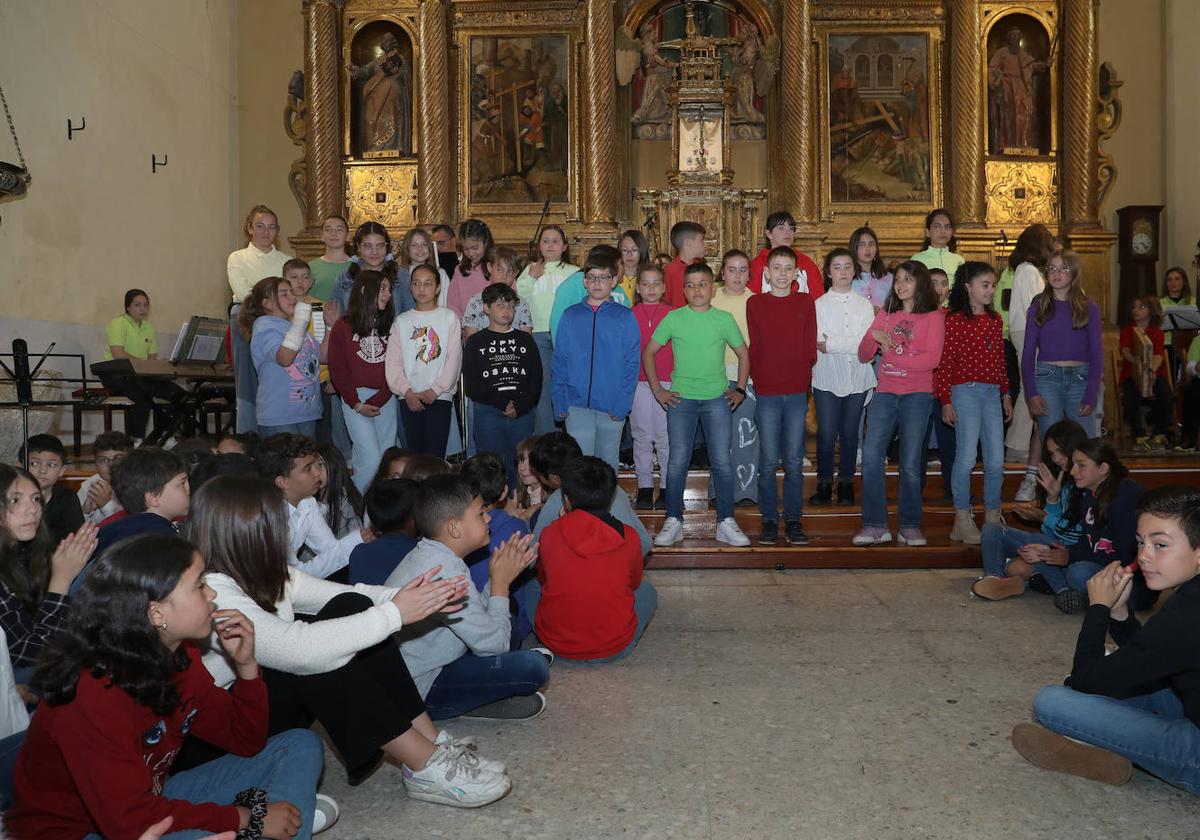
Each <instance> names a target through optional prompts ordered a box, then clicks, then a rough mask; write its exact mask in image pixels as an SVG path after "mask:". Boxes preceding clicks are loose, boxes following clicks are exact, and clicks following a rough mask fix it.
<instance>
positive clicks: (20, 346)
mask: <svg viewBox="0 0 1200 840" xmlns="http://www.w3.org/2000/svg"><path fill="white" fill-rule="evenodd" d="M54 345H55V342H53V341H52V342H50V346H49V347H47V348H46V352H44V353H42V358H40V359H38V363H37V365H36V366H35V367H34V369H33V370H30V369H29V345H28V344H26V343H25V339H23V338H14V339H13V343H12V354H13V366H12V367H11V368H10V367H9V366H8V365H6V364H4V361H3V360H2V359H0V368H4V371H5V373H7V374H8V375H9V376H11V377H12V380H13V384H14V386H15V387H16V390H17V405H18V407H19V408H20V409H21V451H22V452H25V447H27V446H28V445H29V409H30V408H31V407H32V406H35V405H37V404H38V403H37V401H36V400H34V398H33V378H34V377H35V376H37V373H38V371H39V370H41V369H42V365H43V364H45V362H46V357H47V356H49V355H50V351H51V350H53V349H54ZM26 455H28V453H26ZM25 460H26V462H27V463H28V460H29V459H28V457H26V458H25Z"/></svg>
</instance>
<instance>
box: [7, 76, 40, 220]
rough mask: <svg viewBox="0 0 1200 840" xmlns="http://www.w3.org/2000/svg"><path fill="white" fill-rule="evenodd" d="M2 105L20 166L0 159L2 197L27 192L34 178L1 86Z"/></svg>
mask: <svg viewBox="0 0 1200 840" xmlns="http://www.w3.org/2000/svg"><path fill="white" fill-rule="evenodd" d="M0 105H3V106H4V118H5V119H6V120H8V131H9V133H10V134H12V139H13V145H14V146H16V147H17V160H19V161H20V162H21V165H20V166H18V165H17V164H15V163H9V162H8V161H6V160H0V198H8V197H10V196H13V197H15V196H19V195H24V194H25V189H26V187H28V186H29V182H30V181H32V180H33V178H32V176H30V174H29V167H28V166H26V165H25V155H23V154H21V141H20V140H18V139H17V129H16V128H15V127H13V119H12V114H10V113H9V111H8V100H7V99H5V98H4V88H2V87H0Z"/></svg>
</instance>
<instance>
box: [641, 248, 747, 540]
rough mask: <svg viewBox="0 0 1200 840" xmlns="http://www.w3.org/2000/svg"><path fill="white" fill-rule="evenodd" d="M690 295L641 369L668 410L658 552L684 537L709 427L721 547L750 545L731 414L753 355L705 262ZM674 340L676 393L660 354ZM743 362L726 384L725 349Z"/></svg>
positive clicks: (690, 282)
mask: <svg viewBox="0 0 1200 840" xmlns="http://www.w3.org/2000/svg"><path fill="white" fill-rule="evenodd" d="M684 293H685V294H686V295H687V299H688V305H687V306H685V307H682V308H680V309H676V310H673V311H672V312H670V313H669V314H668V315H667V317H665V318H663V320H662V323H661V324H659V325H658V327H657V328H655V330H654V334H653V336H652V337H651V339H650V342H649V343H648V344H647V345H646V348H645V350H643V351H642V368H643V370H645V371H646V378H647V379H648V380H649V382H650V389H651V391H653V393H654V398H655V399H656V400H658V403H659V405H661V406H662V407H663V408H664V409H665V410H666V412H667V435H668V436H669V438H670V441H671V458H670V461H669V462H668V465H667V518H666V521H665V522H663V527H662V530H661V531H659V532H658V536H657V537H656V538H655V540H654V544H655V545H657V546H663V547H665V546H669V545H674V544H675V543H677V542H679V540H681V539H683V486H684V484H685V482H686V481H687V471H688V462H689V461H690V459H691V455H692V444H693V442H694V441H695V437H696V424H697V423H703V424H704V437H705V439H706V440H707V441H708V456H709V458H710V459H711V471H712V481H713V484H714V485H715V486H716V489H717V535H716V536H717V541H718V542H723V543H727V544H729V545H737V546H746V545H749V544H750V540H749V539H748V538H747V537H746V535H745V534H743V533H742V529H741V528H740V527H738V524H737V520H736V519H734V518H733V501H734V500H733V467H732V461H731V459H730V456H729V441H730V438H731V436H732V434H733V422H732V420H733V414H732V412H733V411H734V410H736V409H737V407H738V406H739V405H741V402H742V400H744V399H745V398H746V380H747V379H749V378H750V354H749V352H748V351H747V350H746V346H745V344H744V343H743V341H742V332H741V330H740V329H738V325H737V322H736V321H734V320H733V316H732V315H730V314H729V313H728V312H724V311H722V310H720V309H715V308H713V305H712V296H713V273H712V269H711V268H709V267H708V266H707V265H706V264H704V263H700V264H697V265H693V266H690V267H689V268H688V269H687V273H686V275H685V283H684ZM668 341H670V342H672V347H673V348H674V351H675V370H674V371H673V372H672V374H671V390H670V391H668V390H666V389H665V388H663V387H662V384H661V383H660V382H659V381H658V373H657V371H656V370H655V366H654V354H655V353H657V352H658V351H659V350H660V349H662V347H663V345H665V344H666V343H667V342H668ZM726 345H728V346H730V347H732V348H733V352H734V353H735V354H736V355H737V358H738V370H737V381H736V383H735V384H734V386H733V387H732V388H730V387H729V381H728V380H727V379H726V378H725V347H726Z"/></svg>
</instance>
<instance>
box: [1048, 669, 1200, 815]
mask: <svg viewBox="0 0 1200 840" xmlns="http://www.w3.org/2000/svg"><path fill="white" fill-rule="evenodd" d="M1033 717H1034V719H1035V720H1037V722H1038V723H1040V724H1041V725H1042V726H1044V727H1046V728H1047V729H1050V730H1052V731H1054V732H1057V733H1058V734H1059V735H1065V736H1066V737H1068V738H1074V739H1075V740H1076V741H1083V742H1084V743H1086V744H1092V745H1094V746H1097V747H1100V748H1101V749H1105V750H1108V751H1110V752H1115V753H1117V754H1119V755H1123V756H1125V757H1126V758H1128V759H1129V760H1130V761H1131V762H1133V763H1134V764H1136V765H1137V766H1138V767H1141V768H1142V769H1143V770H1145V771H1146V772H1147V773H1150V774H1152V775H1154V776H1157V777H1158V778H1160V779H1162V780H1163V781H1164V782H1166V783H1167V784H1171V785H1174V786H1175V787H1178V788H1183V789H1184V790H1186V791H1187V792H1188V793H1191V794H1193V795H1200V760H1197V756H1200V729H1197V728H1196V724H1194V723H1192V722H1191V721H1190V720H1189V719H1188V718H1187V717H1186V716H1185V715H1184V712H1183V703H1182V702H1180V700H1179V696H1178V695H1177V694H1176V693H1175V692H1174V691H1173V690H1172V689H1170V688H1160V689H1158V690H1157V691H1153V692H1150V693H1149V694H1135V695H1133V696H1132V697H1126V698H1124V699H1122V700H1117V699H1115V698H1112V697H1104V696H1102V695H1098V694H1084V693H1083V692H1080V691H1076V690H1075V689H1073V688H1068V687H1067V686H1065V685H1048V686H1046V687H1045V688H1043V689H1042V690H1041V691H1039V692H1038V693H1037V696H1036V697H1034V698H1033Z"/></svg>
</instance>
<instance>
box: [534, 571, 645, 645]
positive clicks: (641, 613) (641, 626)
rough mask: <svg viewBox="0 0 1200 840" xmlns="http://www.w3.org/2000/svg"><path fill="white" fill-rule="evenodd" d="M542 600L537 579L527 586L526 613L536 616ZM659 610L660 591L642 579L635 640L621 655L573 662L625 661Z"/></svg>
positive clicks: (636, 604)
mask: <svg viewBox="0 0 1200 840" xmlns="http://www.w3.org/2000/svg"><path fill="white" fill-rule="evenodd" d="M541 600H542V585H541V584H540V583H538V581H537V579H536V578H535V579H533V580H531V581H529V583H527V584H526V585H525V611H526V612H528V613H529V614H530V615H531V616H532V615H536V614H537V606H538V604H539V603H540V602H541ZM657 609H658V590H657V589H655V588H654V584H652V583H651V582H650V581H648V580H646V579H645V578H642V582H641V584H640V585H639V586H638V588H637V589H635V590H633V613H634V615H636V616H637V629H636V630H634V631H633V638H632V639H630V640H629V644H628V645H626V646H625V649H624V650H622V651H621V652H620V653H614V654H613V655H612V656H606V657H605V658H603V659H572V660H571V661H572V662H584V663H588V664H592V665H605V664H607V663H609V662H617V661H618V660H621V659H624V658H625V657H626V656H628V655H629V654H631V653H633V649H634V648H635V647H637V643H638V642H639V641H641V638H642V634H643V633H645V632H646V625H647V624H649V623H650V619H652V618H654V611H655V610H657ZM564 658H566V657H564Z"/></svg>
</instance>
